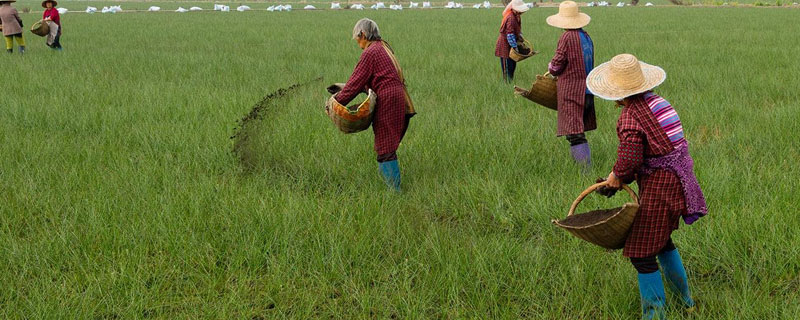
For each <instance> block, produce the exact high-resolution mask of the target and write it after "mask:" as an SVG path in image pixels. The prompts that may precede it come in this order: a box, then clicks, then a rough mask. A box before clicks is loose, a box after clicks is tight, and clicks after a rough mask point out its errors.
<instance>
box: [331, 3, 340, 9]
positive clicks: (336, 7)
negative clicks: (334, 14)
mask: <svg viewBox="0 0 800 320" xmlns="http://www.w3.org/2000/svg"><path fill="white" fill-rule="evenodd" d="M341 8H342V6H341V5H340V4H339V3H338V2H331V9H333V10H339V9H341Z"/></svg>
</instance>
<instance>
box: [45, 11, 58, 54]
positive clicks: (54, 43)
mask: <svg viewBox="0 0 800 320" xmlns="http://www.w3.org/2000/svg"><path fill="white" fill-rule="evenodd" d="M57 5H58V2H56V1H55V0H45V1H43V2H42V8H45V10H44V13H42V19H43V20H44V21H45V22H46V23H47V26H48V27H50V33H49V34H47V46H48V47H50V48H53V49H55V50H61V17H60V16H59V14H58V9H56V6H57Z"/></svg>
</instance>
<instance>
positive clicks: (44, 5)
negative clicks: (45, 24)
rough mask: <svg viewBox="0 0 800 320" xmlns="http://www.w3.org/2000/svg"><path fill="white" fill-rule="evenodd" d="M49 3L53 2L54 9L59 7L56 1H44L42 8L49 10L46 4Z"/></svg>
mask: <svg viewBox="0 0 800 320" xmlns="http://www.w3.org/2000/svg"><path fill="white" fill-rule="evenodd" d="M48 2H52V3H53V8H55V7H56V6H57V5H58V1H55V0H44V1H42V8H47V6H46V4H47V3H48Z"/></svg>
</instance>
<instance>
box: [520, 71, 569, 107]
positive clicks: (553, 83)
mask: <svg viewBox="0 0 800 320" xmlns="http://www.w3.org/2000/svg"><path fill="white" fill-rule="evenodd" d="M557 84H558V79H557V78H555V77H553V76H552V75H550V73H549V72H547V73H545V74H543V75H536V81H534V82H533V84H531V89H530V90H525V89H523V88H520V87H517V86H514V93H515V94H518V95H520V96H523V97H525V98H527V99H528V100H530V101H533V102H535V103H537V104H539V105H541V106H543V107H545V108H548V109H552V110H558V85H557Z"/></svg>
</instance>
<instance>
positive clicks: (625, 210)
mask: <svg viewBox="0 0 800 320" xmlns="http://www.w3.org/2000/svg"><path fill="white" fill-rule="evenodd" d="M604 184H605V183H604V182H601V183H598V184H595V185H593V186H591V187H589V188H588V189H586V190H585V191H583V193H581V195H580V196H578V198H577V199H575V202H573V203H572V206H571V207H570V208H569V213H568V214H567V217H569V216H571V215H573V214H574V213H575V209H576V208H577V207H578V204H579V203H580V202H581V200H583V198H585V197H586V196H587V195H589V194H590V193H592V192H594V191H595V190H597V188H599V187H601V186H603V185H604ZM622 188H623V189H625V191H626V192H628V194H629V195H630V196H631V198H632V199H633V203H630V202H629V203H626V204H625V205H623V206H622V209H620V210H619V211H617V212H616V213H614V214H613V215H612V216H610V217H608V218H606V219H605V220H603V221H600V222H596V223H593V224H590V225H586V226H579V227H576V226H568V225H564V224H562V223H561V222H562V221H563V220H553V223H554V224H555V225H557V226H559V227H561V228H563V229H565V230H567V231H569V233H571V234H572V235H574V236H576V237H578V238H581V239H583V240H586V241H589V242H591V243H593V244H596V245H598V246H601V247H603V248H606V249H621V248H623V247H624V246H625V240H626V239H627V238H628V233H629V232H630V230H631V225H632V224H633V218H635V217H636V213H637V212H638V211H639V197H637V196H636V193H635V192H633V190H631V188H630V187H628V186H626V185H623V186H622Z"/></svg>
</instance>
